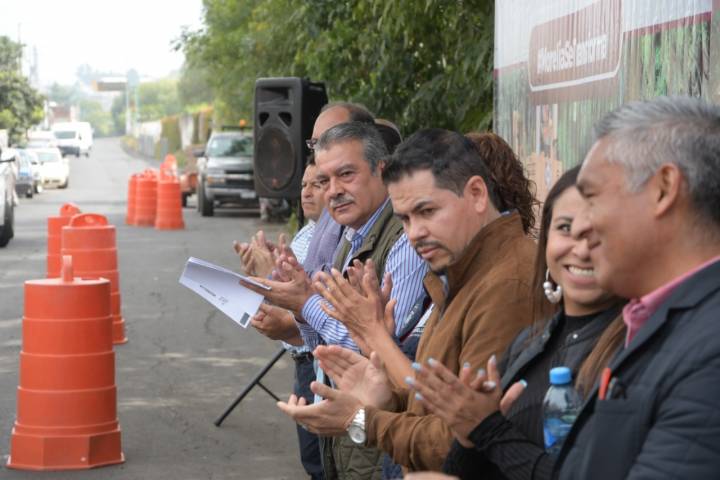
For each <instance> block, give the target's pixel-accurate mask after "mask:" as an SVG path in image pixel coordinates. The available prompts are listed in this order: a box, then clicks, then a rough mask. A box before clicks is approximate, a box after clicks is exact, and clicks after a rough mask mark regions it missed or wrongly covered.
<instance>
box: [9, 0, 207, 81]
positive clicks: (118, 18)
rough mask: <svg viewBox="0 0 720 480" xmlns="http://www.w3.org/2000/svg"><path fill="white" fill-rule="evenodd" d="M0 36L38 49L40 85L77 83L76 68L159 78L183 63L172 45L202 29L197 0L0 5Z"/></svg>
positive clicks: (13, 0)
mask: <svg viewBox="0 0 720 480" xmlns="http://www.w3.org/2000/svg"><path fill="white" fill-rule="evenodd" d="M0 12H1V13H0V35H5V36H8V37H10V38H11V39H12V40H15V41H17V39H18V35H19V37H20V40H21V41H22V43H23V44H25V45H26V48H25V59H26V60H28V59H29V58H31V57H32V53H33V47H36V48H37V55H38V73H39V80H40V85H50V84H51V83H53V82H57V83H60V84H64V85H69V84H73V83H75V81H76V75H75V72H76V71H77V68H78V66H80V65H82V64H89V65H90V66H91V67H92V68H93V69H94V70H100V71H114V72H119V73H125V72H127V71H128V70H129V69H131V68H133V69H135V70H137V71H138V73H139V74H140V75H141V76H142V77H149V78H160V77H163V76H166V75H167V74H169V73H170V72H172V71H174V70H178V69H179V68H180V67H181V66H182V63H183V54H182V52H174V51H173V50H172V47H171V42H172V41H173V39H176V38H178V37H179V36H180V33H181V31H182V27H183V26H189V27H191V28H193V29H197V28H199V27H200V26H201V25H202V0H120V1H111V0H0Z"/></svg>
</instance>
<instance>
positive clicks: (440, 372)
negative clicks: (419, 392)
mask: <svg viewBox="0 0 720 480" xmlns="http://www.w3.org/2000/svg"><path fill="white" fill-rule="evenodd" d="M425 366H427V368H428V369H429V370H430V371H431V372H433V373H435V375H437V376H438V378H440V379H441V380H442V381H443V382H445V383H447V384H450V385H451V384H454V383H459V382H460V381H459V380H458V377H457V376H456V375H455V374H454V373H453V372H451V371H450V370H448V368H447V367H445V365H443V364H442V363H440V362H438V361H437V360H435V359H434V358H429V359H428V361H427V363H426V364H425V365H423V367H425Z"/></svg>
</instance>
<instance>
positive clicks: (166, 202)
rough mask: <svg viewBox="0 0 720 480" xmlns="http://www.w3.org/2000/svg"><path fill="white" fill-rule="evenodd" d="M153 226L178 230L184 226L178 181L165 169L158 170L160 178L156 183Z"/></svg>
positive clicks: (159, 228)
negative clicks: (155, 205) (155, 206)
mask: <svg viewBox="0 0 720 480" xmlns="http://www.w3.org/2000/svg"><path fill="white" fill-rule="evenodd" d="M155 228H157V229H158V230H179V229H183V228H185V222H184V221H183V214H182V193H181V192H180V181H179V180H178V178H177V177H176V176H175V175H172V174H171V173H169V171H167V170H160V178H159V180H158V184H157V211H156V215H155Z"/></svg>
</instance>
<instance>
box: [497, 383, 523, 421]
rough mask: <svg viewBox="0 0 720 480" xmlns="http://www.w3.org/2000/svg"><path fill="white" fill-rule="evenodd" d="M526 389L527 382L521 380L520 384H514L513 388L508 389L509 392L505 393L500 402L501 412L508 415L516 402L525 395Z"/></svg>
mask: <svg viewBox="0 0 720 480" xmlns="http://www.w3.org/2000/svg"><path fill="white" fill-rule="evenodd" d="M525 388H527V382H526V381H525V380H520V381H519V382H515V383H513V384H512V386H511V387H510V388H508V389H507V392H505V395H503V397H502V399H501V400H500V412H501V413H502V414H503V415H507V412H508V411H510V408H511V407H512V406H513V403H515V400H517V399H518V397H520V395H522V394H523V392H524V391H525Z"/></svg>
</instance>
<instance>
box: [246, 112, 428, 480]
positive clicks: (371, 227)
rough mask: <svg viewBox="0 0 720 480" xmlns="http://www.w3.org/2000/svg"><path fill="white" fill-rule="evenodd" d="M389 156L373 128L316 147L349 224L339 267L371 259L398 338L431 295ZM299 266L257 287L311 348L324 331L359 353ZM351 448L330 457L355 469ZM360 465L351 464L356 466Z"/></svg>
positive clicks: (336, 132)
mask: <svg viewBox="0 0 720 480" xmlns="http://www.w3.org/2000/svg"><path fill="white" fill-rule="evenodd" d="M386 155H387V149H386V147H385V144H384V142H383V140H382V137H380V134H379V133H378V132H377V130H376V129H375V128H374V126H371V125H366V124H362V123H358V122H349V123H344V124H340V125H336V126H334V127H332V128H330V129H329V130H327V131H326V132H325V133H323V134H322V136H320V138H319V140H318V143H317V145H316V146H315V159H316V163H317V166H318V169H319V170H320V175H319V176H318V179H322V180H324V181H327V182H328V185H329V186H328V190H327V191H326V193H325V204H326V206H327V208H328V211H329V212H330V214H331V215H332V217H333V218H334V219H335V221H337V222H338V223H339V224H341V225H344V226H345V227H346V230H345V234H344V239H343V241H341V243H340V245H339V247H338V249H337V250H336V252H335V258H334V266H335V268H336V269H337V270H339V271H342V272H344V271H345V270H346V269H347V268H348V266H349V265H351V264H352V262H353V261H354V260H359V261H365V260H367V259H373V261H374V263H375V265H376V266H377V274H378V278H382V279H383V282H382V283H383V287H384V288H385V289H386V290H389V296H390V297H391V298H393V299H394V300H396V302H397V303H396V305H395V318H396V319H398V321H397V325H396V326H395V331H394V332H392V333H393V334H395V335H398V334H399V332H402V331H403V330H404V327H405V322H404V319H406V318H407V315H408V313H409V312H410V310H411V308H412V307H413V305H414V304H415V303H416V302H417V299H418V298H419V297H421V296H424V295H425V291H424V288H423V284H422V280H423V278H424V276H425V274H426V273H427V266H426V264H425V263H424V262H423V261H422V259H421V258H420V257H419V256H418V255H417V253H416V252H415V250H414V249H413V248H412V246H411V245H410V243H409V242H408V239H407V237H406V236H405V234H404V233H403V229H402V224H401V223H400V222H399V221H398V220H397V219H396V218H395V217H394V215H393V212H392V206H391V205H390V202H389V199H388V196H387V189H386V188H385V186H384V184H383V182H382V178H381V175H380V173H381V171H382V161H383V160H384V158H385V156H386ZM297 266H298V265H297V263H296V262H292V261H286V262H281V267H282V273H283V274H285V275H288V276H289V277H290V281H287V282H281V281H271V280H265V279H262V278H257V279H256V280H257V281H259V282H261V283H264V284H266V285H268V286H270V287H271V290H270V291H259V290H258V291H259V293H262V294H263V295H265V297H266V299H267V300H269V301H271V302H272V303H274V304H276V305H278V306H281V307H283V308H287V309H288V310H291V311H293V312H294V313H295V315H296V318H297V319H298V321H299V327H300V331H301V333H302V334H303V338H305V339H306V344H309V343H310V342H311V341H312V338H313V335H314V334H319V336H320V337H321V338H322V340H323V341H324V342H325V343H327V344H335V345H341V346H344V347H347V348H350V349H353V350H355V351H358V350H359V347H358V345H357V344H356V343H355V342H354V341H353V339H352V338H351V337H350V334H349V332H348V330H347V328H346V327H345V326H344V325H343V324H342V323H340V322H339V321H337V320H336V319H334V318H332V317H331V316H330V315H328V314H327V313H326V312H324V311H323V309H322V308H321V302H322V297H321V296H320V295H318V294H316V293H315V292H314V290H313V288H312V286H311V283H310V281H309V279H308V278H307V276H306V275H305V273H304V272H303V271H302V270H301V269H299V268H297ZM389 282H391V286H390V283H389ZM247 286H248V287H249V288H253V287H252V286H251V285H249V284H248V285H247ZM310 346H314V345H312V344H311V345H310ZM368 353H369V352H368ZM346 446H347V445H343V446H342V447H339V448H334V452H333V457H332V459H331V460H334V463H335V466H336V467H337V470H339V471H343V470H347V469H348V468H351V465H349V464H350V463H353V462H354V461H355V460H357V459H358V458H359V457H362V456H363V455H356V454H354V453H353V454H352V455H348V456H346V457H343V455H342V452H343V448H344V447H346ZM365 450H368V449H365ZM358 453H360V452H358ZM348 457H350V458H348ZM379 459H380V454H379V452H377V451H375V452H370V453H369V454H368V455H367V456H364V460H361V463H362V465H361V466H360V468H361V469H362V470H363V471H367V472H368V473H369V475H372V473H370V472H372V471H373V470H379V466H378V461H379ZM356 467H357V465H352V468H356ZM327 473H328V465H327V464H326V474H327ZM332 476H333V475H332V474H331V475H330V478H332ZM368 478H370V476H368Z"/></svg>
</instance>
